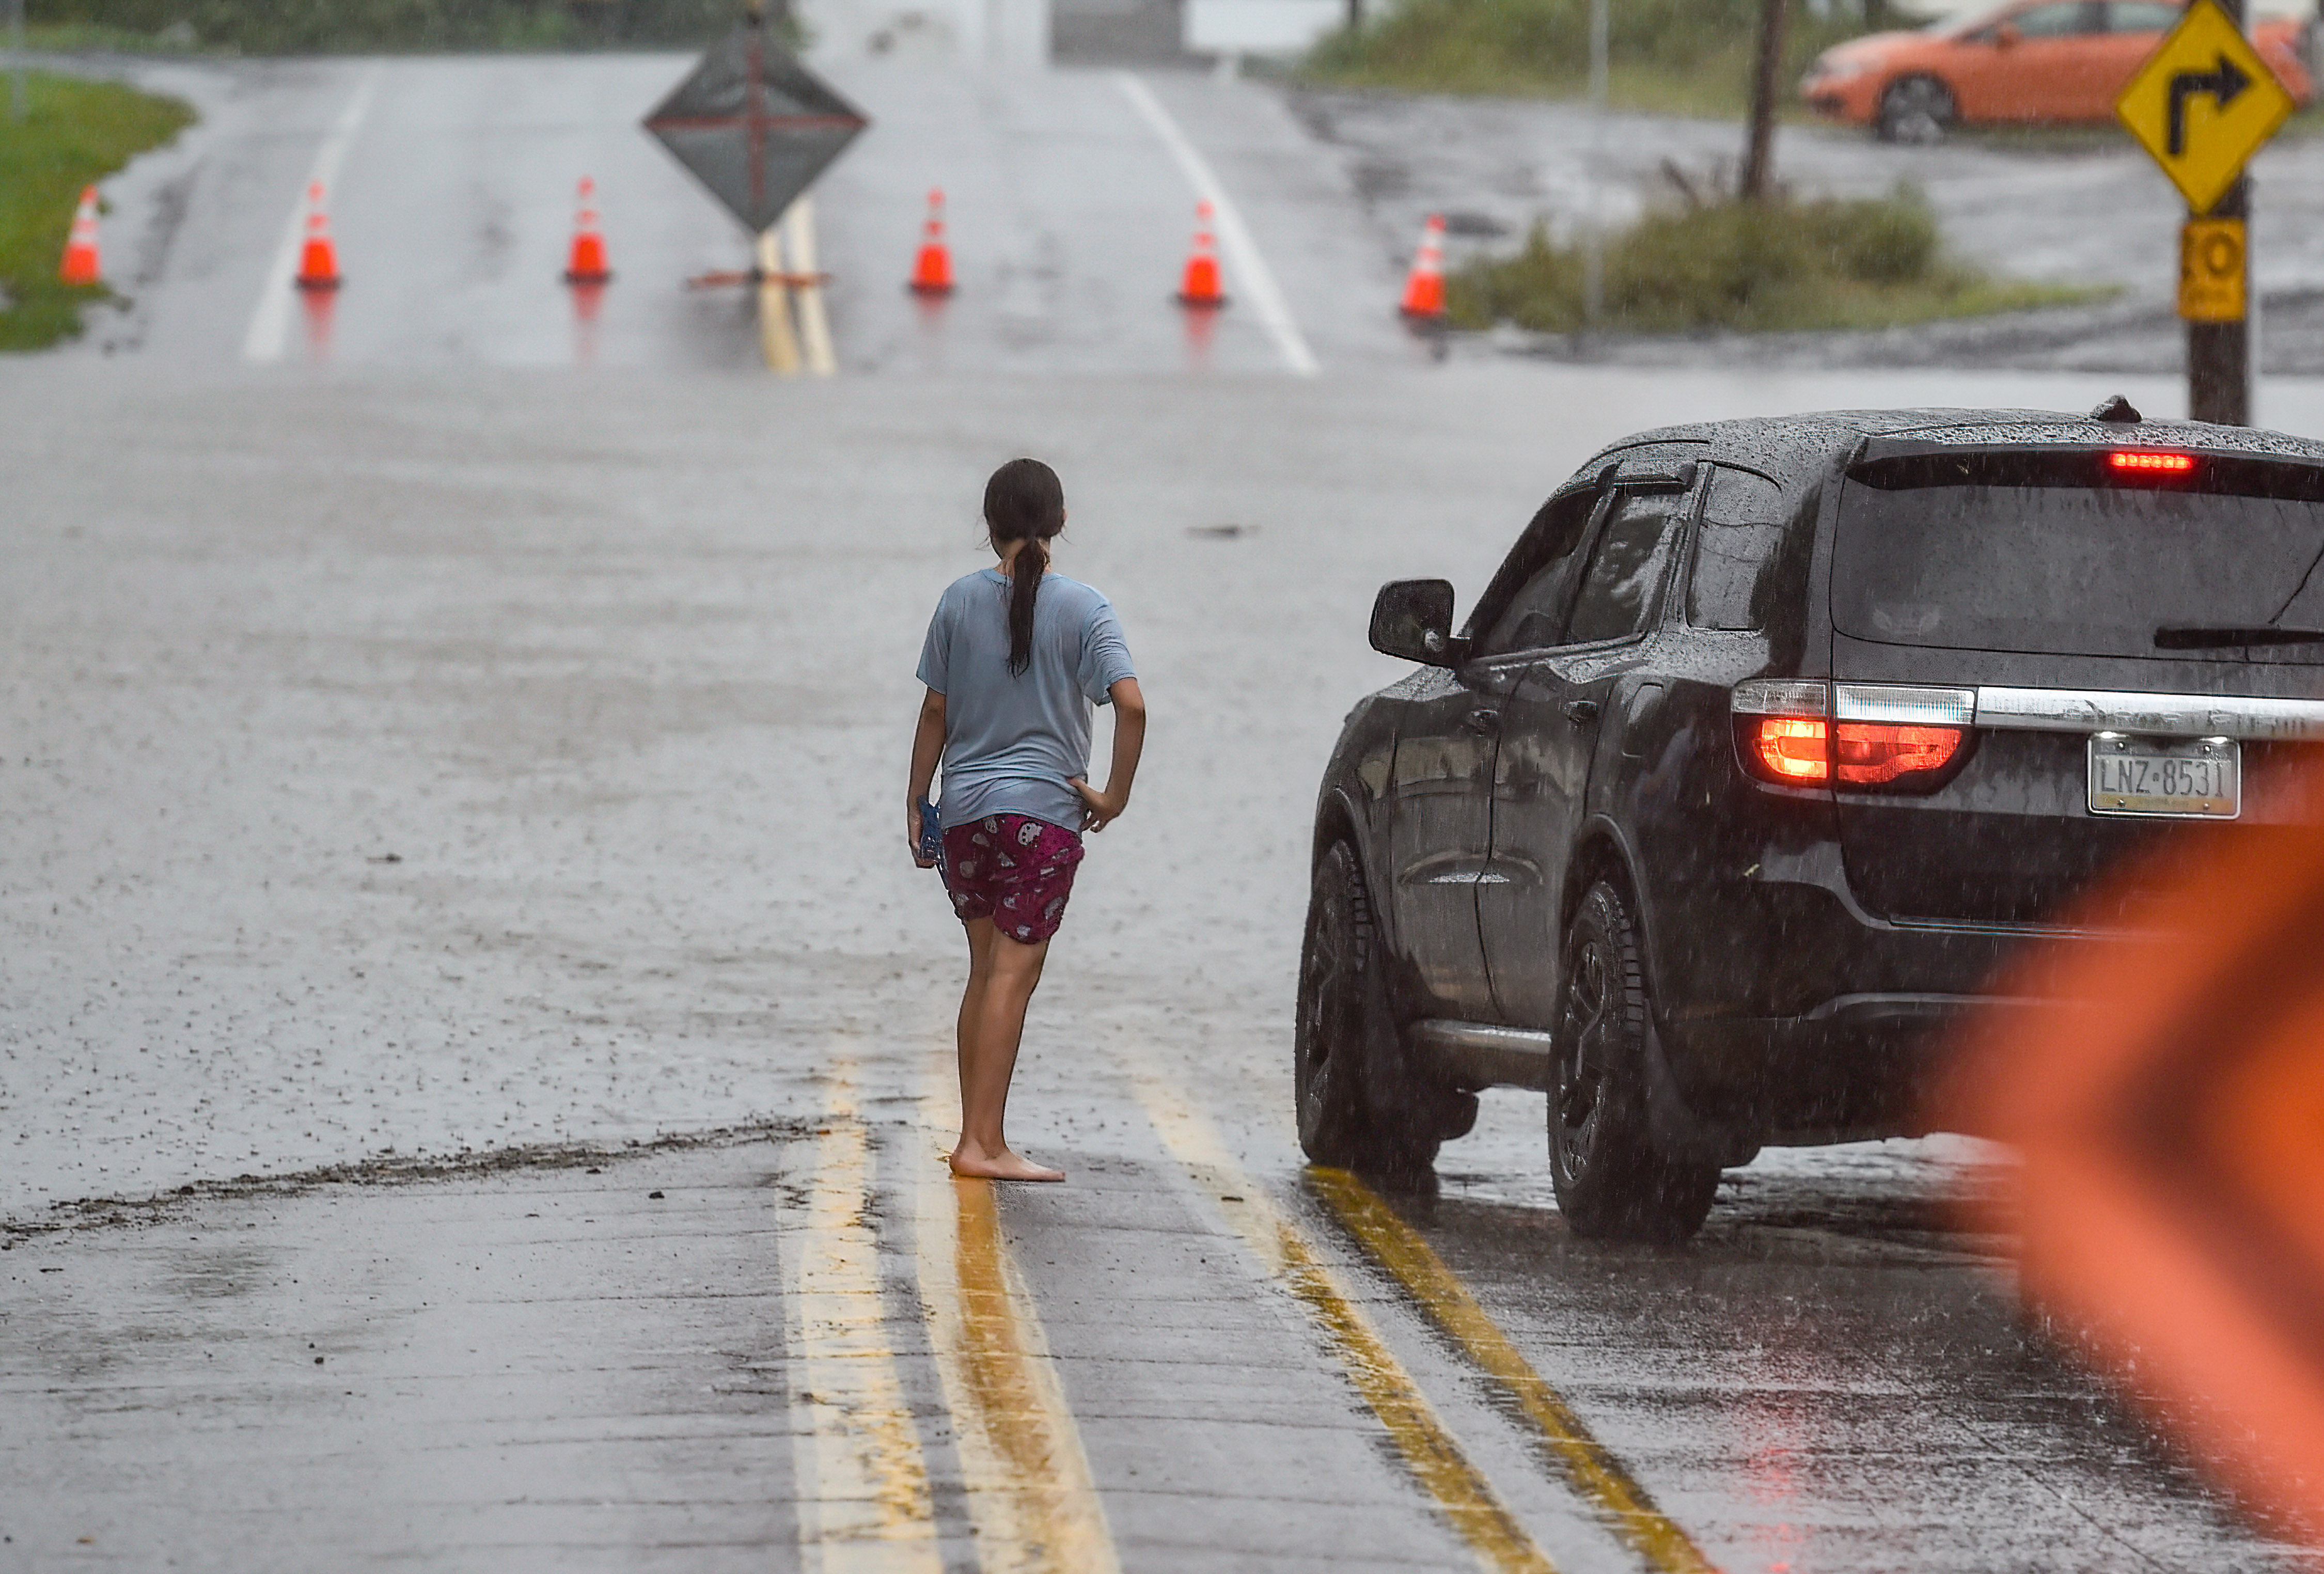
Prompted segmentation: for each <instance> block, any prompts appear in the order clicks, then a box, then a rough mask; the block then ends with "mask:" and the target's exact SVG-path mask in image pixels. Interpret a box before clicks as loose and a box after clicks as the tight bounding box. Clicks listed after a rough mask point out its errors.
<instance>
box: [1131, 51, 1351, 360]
mask: <svg viewBox="0 0 2324 1574" xmlns="http://www.w3.org/2000/svg"><path fill="white" fill-rule="evenodd" d="M1113 79H1114V82H1115V84H1116V85H1117V86H1119V87H1120V89H1121V96H1122V97H1124V98H1127V99H1129V100H1130V107H1131V108H1133V109H1135V110H1137V111H1138V113H1139V115H1141V116H1143V117H1144V118H1145V121H1146V124H1148V125H1149V126H1151V127H1153V128H1154V134H1155V135H1156V136H1157V137H1159V138H1161V139H1162V145H1163V146H1164V147H1165V148H1167V149H1168V150H1169V152H1170V157H1171V158H1172V159H1173V160H1175V161H1176V162H1177V165H1178V171H1179V173H1180V174H1183V175H1184V176H1185V177H1186V184H1187V185H1189V186H1192V187H1193V188H1194V195H1195V196H1196V197H1199V198H1202V199H1203V201H1205V202H1208V203H1209V204H1210V205H1211V213H1212V216H1213V217H1214V218H1216V219H1217V220H1218V226H1219V247H1220V249H1221V250H1222V251H1223V252H1224V253H1226V260H1227V271H1228V272H1229V273H1230V274H1231V275H1232V277H1233V278H1234V280H1235V281H1236V282H1237V284H1238V285H1239V286H1240V293H1241V294H1242V295H1243V297H1244V298H1245V299H1248V300H1249V301H1250V307H1251V309H1252V310H1253V311H1255V312H1257V313H1259V326H1260V327H1264V328H1265V329H1266V330H1267V332H1268V337H1270V338H1272V339H1273V340H1274V341H1275V347H1276V349H1277V351H1278V352H1280V353H1281V354H1282V356H1283V364H1284V366H1285V368H1286V370H1288V371H1289V372H1290V373H1292V375H1294V376H1295V377H1313V376H1314V375H1315V371H1316V367H1315V354H1314V351H1312V350H1310V349H1308V347H1307V340H1306V337H1305V335H1303V334H1301V333H1300V331H1299V324H1298V323H1297V322H1296V321H1295V320H1294V319H1293V318H1292V316H1291V308H1289V307H1288V306H1286V305H1285V304H1284V300H1283V291H1282V290H1280V289H1278V288H1277V286H1276V282H1275V274H1274V272H1273V271H1272V270H1271V269H1269V268H1268V265H1267V259H1266V258H1265V257H1263V256H1261V255H1259V243H1258V242H1257V241H1255V240H1253V239H1251V236H1250V229H1249V228H1247V227H1246V226H1244V224H1243V222H1242V214H1241V213H1240V211H1238V210H1237V209H1236V207H1235V205H1234V204H1233V203H1232V202H1231V201H1229V200H1228V199H1227V193H1226V188H1225V187H1223V186H1222V185H1220V184H1219V178H1218V176H1216V175H1215V174H1213V173H1212V171H1211V166H1210V164H1209V163H1208V162H1207V161H1204V159H1203V155H1202V154H1201V153H1199V152H1195V151H1194V143H1190V142H1188V141H1187V140H1186V133H1185V132H1183V131H1180V130H1179V129H1178V123H1177V122H1176V121H1175V120H1173V119H1171V118H1170V112H1169V111H1168V110H1167V109H1165V108H1163V107H1162V101H1161V100H1160V99H1158V98H1157V97H1154V91H1153V89H1152V88H1150V87H1147V85H1146V84H1145V83H1144V82H1141V81H1139V79H1138V78H1137V77H1135V76H1133V75H1132V74H1130V72H1128V71H1117V72H1115V73H1114V78H1113Z"/></svg>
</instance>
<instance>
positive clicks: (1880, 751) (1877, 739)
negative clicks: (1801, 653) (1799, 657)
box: [1733, 677, 1977, 790]
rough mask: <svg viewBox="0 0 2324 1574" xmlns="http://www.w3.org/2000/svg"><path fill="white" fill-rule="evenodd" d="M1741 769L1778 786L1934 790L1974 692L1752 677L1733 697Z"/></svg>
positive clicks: (1957, 749)
mask: <svg viewBox="0 0 2324 1574" xmlns="http://www.w3.org/2000/svg"><path fill="white" fill-rule="evenodd" d="M1733 708H1734V713H1735V744H1736V752H1737V753H1738V756H1740V758H1741V759H1742V761H1743V769H1746V770H1748V771H1749V772H1750V773H1751V774H1752V775H1753V776H1756V777H1757V778H1759V779H1760V780H1761V781H1767V782H1774V783H1775V784H1776V785H1777V786H1779V787H1824V786H1837V787H1894V788H1898V789H1904V790H1911V789H1914V788H1920V787H1935V786H1937V785H1938V784H1939V783H1940V782H1941V781H1942V780H1943V779H1944V775H1945V773H1946V772H1947V771H1948V770H1949V769H1950V767H1951V766H1952V765H1953V763H1954V762H1955V761H1956V760H1958V759H1960V758H1961V752H1962V750H1963V749H1964V748H1965V747H1966V746H1967V744H1968V742H1969V728H1970V727H1971V726H1972V725H1973V724H1974V723H1975V722H1976V720H1977V692H1976V691H1975V690H1974V689H1965V688H1932V687H1925V686H1921V685H1918V684H1895V683H1843V684H1838V685H1831V684H1825V683H1821V682H1818V681H1816V680H1814V679H1812V678H1771V677H1757V678H1753V679H1751V680H1750V681H1749V682H1748V683H1738V684H1737V685H1736V686H1735V692H1734V704H1733Z"/></svg>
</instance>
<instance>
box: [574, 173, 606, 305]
mask: <svg viewBox="0 0 2324 1574" xmlns="http://www.w3.org/2000/svg"><path fill="white" fill-rule="evenodd" d="M577 201H578V202H579V204H580V207H579V209H578V211H576V213H575V214H574V216H573V255H572V257H571V259H570V260H569V261H568V262H567V263H566V264H565V282H567V284H606V283H611V282H612V281H613V270H612V269H610V268H608V267H606V266H605V237H604V235H599V234H598V233H597V182H595V180H592V179H589V177H588V176H586V175H584V176H582V177H581V192H580V196H579V198H577Z"/></svg>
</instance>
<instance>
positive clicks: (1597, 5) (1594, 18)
mask: <svg viewBox="0 0 2324 1574" xmlns="http://www.w3.org/2000/svg"><path fill="white" fill-rule="evenodd" d="M1608 5H1609V0H1590V180H1589V192H1590V211H1589V214H1588V215H1587V216H1586V218H1585V220H1584V224H1583V234H1582V325H1583V326H1584V327H1593V328H1594V327H1597V326H1598V324H1599V322H1600V320H1601V319H1602V318H1604V317H1605V315H1606V226H1605V222H1604V219H1605V215H1604V211H1603V208H1602V207H1601V206H1600V202H1599V200H1598V179H1599V174H1600V170H1602V169H1603V168H1604V165H1605V159H1606V97H1607V80H1606V77H1607V64H1606V55H1607V33H1608V32H1609V29H1610V28H1611V26H1612V19H1611V18H1610V17H1609V15H1608Z"/></svg>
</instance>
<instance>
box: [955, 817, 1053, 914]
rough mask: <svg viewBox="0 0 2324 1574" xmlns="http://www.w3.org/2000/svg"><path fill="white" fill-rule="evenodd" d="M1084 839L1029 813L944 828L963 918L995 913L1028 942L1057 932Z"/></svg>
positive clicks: (956, 895)
mask: <svg viewBox="0 0 2324 1574" xmlns="http://www.w3.org/2000/svg"><path fill="white" fill-rule="evenodd" d="M1081 861H1082V839H1081V838H1080V837H1079V836H1077V835H1075V834H1074V833H1073V832H1071V831H1068V830H1065V828H1064V827H1063V826H1059V825H1052V824H1049V823H1048V822H1047V821H1046V820H1036V819H1034V818H1032V817H1031V816H1030V815H986V816H985V817H984V818H983V819H982V820H971V821H970V822H969V823H968V824H965V825H954V827H953V828H952V829H951V830H949V831H947V832H945V833H944V881H945V892H946V894H948V895H949V896H950V897H952V910H953V911H954V913H955V914H957V915H959V917H960V921H961V922H962V923H964V924H965V923H967V922H968V921H969V920H970V919H972V918H990V919H991V920H992V922H993V925H994V926H995V927H997V928H998V929H999V930H1000V931H1001V933H1002V934H1006V935H1007V936H1009V938H1010V939H1011V940H1017V941H1021V942H1023V943H1026V944H1028V945H1032V944H1037V943H1039V942H1041V941H1044V940H1047V939H1048V938H1049V936H1050V935H1052V934H1056V932H1057V925H1058V924H1059V922H1061V921H1062V920H1063V919H1064V917H1065V898H1066V897H1070V896H1072V895H1073V894H1074V870H1075V869H1076V868H1078V867H1079V866H1080V864H1081Z"/></svg>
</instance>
